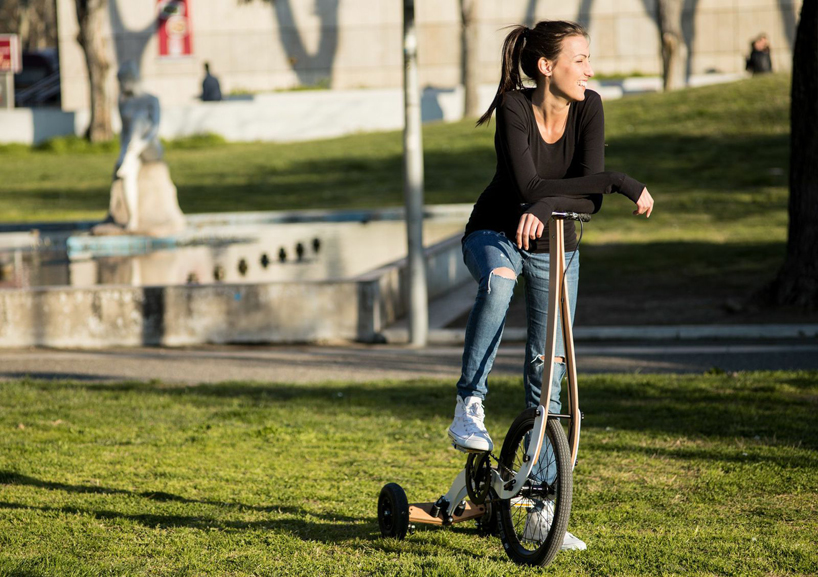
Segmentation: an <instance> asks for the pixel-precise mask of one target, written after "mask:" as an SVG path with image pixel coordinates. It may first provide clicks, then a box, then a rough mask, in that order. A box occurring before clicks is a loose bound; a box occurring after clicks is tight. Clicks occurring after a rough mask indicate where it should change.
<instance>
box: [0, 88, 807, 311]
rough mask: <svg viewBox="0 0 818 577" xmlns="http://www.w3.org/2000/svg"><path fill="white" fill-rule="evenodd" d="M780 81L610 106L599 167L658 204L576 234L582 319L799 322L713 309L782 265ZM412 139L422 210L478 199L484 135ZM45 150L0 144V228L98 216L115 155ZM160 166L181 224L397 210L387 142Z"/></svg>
mask: <svg viewBox="0 0 818 577" xmlns="http://www.w3.org/2000/svg"><path fill="white" fill-rule="evenodd" d="M789 85H790V77H789V76H787V75H780V74H778V75H766V76H764V77H758V78H752V79H748V80H744V81H740V82H735V83H731V84H721V85H715V86H706V87H701V88H696V89H689V90H684V91H679V92H675V93H669V94H646V95H641V96H634V97H628V98H623V99H621V100H615V101H610V102H607V103H606V105H605V109H606V127H607V143H608V147H607V151H606V154H607V168H608V169H609V170H620V171H625V172H627V173H629V174H631V175H632V176H634V177H635V178H637V179H639V180H640V181H642V182H645V183H646V184H647V186H648V188H649V190H650V191H651V193H652V194H653V196H654V198H655V199H656V208H655V211H654V214H653V216H652V217H651V218H650V220H647V221H646V220H645V219H644V218H635V217H633V216H632V215H631V211H632V209H633V204H632V203H631V202H630V201H629V200H627V199H625V198H624V197H622V196H620V195H612V196H611V197H608V198H606V199H605V203H604V205H603V208H602V212H601V213H600V214H599V215H598V216H596V217H595V218H594V219H593V221H592V222H591V224H590V225H589V226H588V227H586V234H585V237H584V239H583V244H582V252H583V282H582V286H581V289H580V290H581V294H582V297H581V298H583V299H585V298H586V297H587V296H589V295H590V296H597V295H599V296H603V295H608V296H610V295H612V294H619V295H620V299H619V301H618V302H617V305H616V306H615V307H613V306H611V305H610V304H608V305H605V306H601V307H599V308H598V310H589V311H588V312H587V313H583V312H582V310H581V311H580V314H586V315H587V316H588V318H589V319H591V324H610V323H621V322H623V318H624V320H625V321H628V322H629V321H630V319H632V318H633V314H638V313H639V310H635V307H636V306H637V305H638V304H640V303H648V302H649V301H650V304H649V305H648V307H647V308H653V309H656V310H655V311H653V312H651V315H650V318H649V319H647V321H646V322H650V323H663V322H680V321H689V322H702V321H705V322H706V321H709V320H713V321H715V322H735V321H736V320H739V321H741V322H748V321H749V322H768V321H773V322H776V321H780V320H781V319H779V318H778V316H781V317H782V318H785V320H787V319H789V320H801V321H804V322H806V321H809V320H810V319H806V318H802V317H800V316H799V315H800V313H799V312H797V311H795V312H793V311H790V312H786V311H785V312H780V311H778V312H776V313H774V315H772V316H770V315H767V316H764V315H763V314H762V315H761V316H759V315H755V314H754V313H752V311H751V312H750V313H747V314H745V313H744V312H742V313H741V315H739V316H740V318H739V317H736V316H735V314H733V313H730V312H727V310H726V308H725V302H726V301H733V302H739V303H743V302H746V301H747V300H748V298H749V297H750V296H751V295H752V294H753V293H754V292H755V291H757V290H758V289H759V288H760V287H761V286H762V285H764V284H765V283H766V282H768V281H769V280H771V279H772V278H773V276H774V275H775V273H776V271H777V269H778V268H779V267H780V266H781V263H782V262H783V257H784V243H785V242H786V237H787V223H788V217H787V199H788V190H787V175H788V162H789V120H788V118H789ZM423 137H424V151H425V174H426V191H425V199H426V202H427V203H429V204H440V203H472V202H474V201H475V200H476V198H477V196H478V195H479V194H480V192H481V191H482V190H483V189H484V188H485V186H486V184H487V183H488V182H489V181H490V179H491V177H492V176H493V173H494V166H495V163H496V158H495V153H494V144H493V139H494V126H493V124H492V125H490V126H489V127H481V128H474V127H473V122H472V121H463V122H459V123H454V124H430V125H426V126H425V127H424V134H423ZM44 148H51V149H52V150H50V151H46V150H34V151H32V150H30V149H28V148H25V147H20V146H10V147H9V146H7V147H4V148H3V147H0V151H2V152H0V154H2V162H0V222H1V221H7V222H8V221H40V220H55V219H86V218H87V219H90V218H102V217H103V216H104V213H105V210H106V208H107V206H108V196H109V186H110V174H111V170H112V166H113V162H114V160H115V156H116V152H114V151H113V150H112V149H111V150H109V149H108V148H106V147H105V146H97V147H87V148H83V145H81V144H78V143H76V142H67V143H66V142H61V143H56V144H54V145H50V146H46V147H44ZM55 149H56V151H55ZM167 160H168V163H169V165H170V168H171V173H172V176H173V178H174V181H175V182H176V184H177V187H178V190H179V200H180V204H181V206H182V209H183V210H184V211H185V212H186V213H197V212H218V211H252V210H283V209H304V208H330V209H333V208H367V207H369V208H372V207H384V206H397V205H402V204H403V184H402V169H401V134H400V133H399V132H387V133H376V134H359V135H353V136H348V137H344V138H337V139H330V140H322V141H315V142H301V143H289V144H271V143H246V144H228V143H225V142H223V141H221V140H219V139H218V138H212V137H203V138H198V139H197V138H193V139H184V140H182V141H175V142H170V143H168V146H167ZM626 272H627V274H626ZM586 273H587V274H586ZM691 299H692V300H691ZM693 301H696V302H693ZM705 301H706V302H705ZM733 308H735V307H733ZM586 310H588V309H586ZM731 310H732V309H731ZM690 311H693V312H694V316H696V315H698V316H697V317H696V318H695V319H694V318H691V317H690ZM613 312H616V313H617V314H615V315H613V316H611V315H612V314H613ZM748 314H749V316H748ZM662 315H664V316H663V317H662ZM742 315H743V316H742ZM782 315H783V316H782ZM582 322H584V321H582Z"/></svg>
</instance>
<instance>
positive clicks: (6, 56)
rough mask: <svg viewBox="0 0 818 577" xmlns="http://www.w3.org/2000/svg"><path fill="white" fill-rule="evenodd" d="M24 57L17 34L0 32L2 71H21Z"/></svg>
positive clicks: (0, 70) (0, 67) (0, 64)
mask: <svg viewBox="0 0 818 577" xmlns="http://www.w3.org/2000/svg"><path fill="white" fill-rule="evenodd" d="M22 69H23V58H22V55H21V54H20V43H19V42H18V41H17V35H16V34H0V72H20V71H21V70H22Z"/></svg>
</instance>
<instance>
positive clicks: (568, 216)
mask: <svg viewBox="0 0 818 577" xmlns="http://www.w3.org/2000/svg"><path fill="white" fill-rule="evenodd" d="M551 218H556V219H559V220H579V221H582V222H590V220H591V215H590V214H587V213H585V212H552V213H551Z"/></svg>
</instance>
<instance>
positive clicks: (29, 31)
mask: <svg viewBox="0 0 818 577" xmlns="http://www.w3.org/2000/svg"><path fill="white" fill-rule="evenodd" d="M0 30H2V31H3V32H8V33H11V34H18V35H19V36H20V46H21V47H22V49H23V50H27V51H28V50H42V49H43V48H54V47H56V46H57V14H56V6H55V4H54V0H0Z"/></svg>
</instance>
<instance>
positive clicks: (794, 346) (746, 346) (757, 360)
mask: <svg viewBox="0 0 818 577" xmlns="http://www.w3.org/2000/svg"><path fill="white" fill-rule="evenodd" d="M577 353H578V360H577V366H578V368H579V372H580V374H582V373H600V372H618V373H633V372H642V373H656V372H660V373H666V372H675V373H691V372H692V373H700V372H703V371H706V370H708V369H711V368H713V367H718V368H720V369H723V370H726V371H738V370H775V369H787V370H795V369H811V370H818V342H816V341H815V340H813V339H808V340H804V339H801V340H793V341H780V340H778V341H767V342H764V341H752V342H748V341H742V342H740V343H736V344H729V343H726V342H724V341H720V342H700V341H696V342H690V341H687V342H680V343H667V342H662V343H658V344H657V343H610V342H605V343H599V344H595V343H584V344H583V343H580V344H578V346H577ZM461 354H462V348H461V347H460V346H457V345H436V346H430V347H429V348H426V349H419V350H418V349H411V348H406V347H400V346H395V345H376V346H369V345H347V346H258V347H245V346H206V347H196V348H186V349H160V348H137V349H110V350H93V351H76V350H74V351H66V350H51V349H24V350H0V380H3V379H13V378H22V377H25V376H30V377H32V378H38V379H77V380H87V381H120V380H140V381H150V380H153V379H156V380H160V381H163V382H167V383H187V384H197V383H202V382H219V381H231V380H236V381H239V380H240V381H248V380H250V381H267V382H287V383H293V382H296V383H297V382H318V381H328V380H343V381H373V380H383V379H398V380H406V379H415V378H428V377H439V378H447V379H452V380H455V379H457V376H458V371H459V364H460V356H461ZM522 363H523V346H522V345H521V344H516V343H510V344H508V345H503V346H502V347H501V348H500V351H499V353H498V355H497V359H496V362H495V370H494V373H495V374H505V375H520V374H521V366H522Z"/></svg>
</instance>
